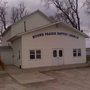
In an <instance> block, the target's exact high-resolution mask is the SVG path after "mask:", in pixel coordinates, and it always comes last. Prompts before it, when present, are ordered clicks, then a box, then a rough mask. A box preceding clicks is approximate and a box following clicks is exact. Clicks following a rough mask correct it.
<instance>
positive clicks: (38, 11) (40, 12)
mask: <svg viewBox="0 0 90 90" xmlns="http://www.w3.org/2000/svg"><path fill="white" fill-rule="evenodd" d="M36 13H39V14H41V15H42V16H44V17H45V18H46V19H47V20H48V21H50V22H51V23H52V22H53V21H52V20H51V19H50V18H49V17H48V16H46V15H45V14H44V13H43V12H42V11H40V10H36V11H35V12H33V13H31V14H29V15H27V16H24V17H23V18H22V19H21V20H18V21H17V22H15V23H14V24H12V25H10V26H9V27H8V28H7V30H5V31H4V32H3V35H4V34H5V33H6V32H8V31H9V30H10V29H11V27H12V26H13V25H16V24H18V23H19V22H20V21H22V20H25V19H27V18H28V17H31V16H32V15H34V14H36Z"/></svg>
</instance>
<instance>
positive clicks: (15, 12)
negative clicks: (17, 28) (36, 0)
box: [11, 2, 28, 23]
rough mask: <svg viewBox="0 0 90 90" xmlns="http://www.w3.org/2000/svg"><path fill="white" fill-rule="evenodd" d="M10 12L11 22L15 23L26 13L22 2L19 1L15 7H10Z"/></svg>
mask: <svg viewBox="0 0 90 90" xmlns="http://www.w3.org/2000/svg"><path fill="white" fill-rule="evenodd" d="M11 13H12V15H11V21H12V23H15V22H16V21H18V20H20V19H22V18H23V17H24V16H26V15H28V12H27V10H26V6H25V5H24V2H20V3H19V5H18V6H17V7H12V8H11Z"/></svg>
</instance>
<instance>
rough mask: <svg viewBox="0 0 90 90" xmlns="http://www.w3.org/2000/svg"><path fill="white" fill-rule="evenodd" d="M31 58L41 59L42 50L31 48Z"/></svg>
mask: <svg viewBox="0 0 90 90" xmlns="http://www.w3.org/2000/svg"><path fill="white" fill-rule="evenodd" d="M30 59H41V50H30Z"/></svg>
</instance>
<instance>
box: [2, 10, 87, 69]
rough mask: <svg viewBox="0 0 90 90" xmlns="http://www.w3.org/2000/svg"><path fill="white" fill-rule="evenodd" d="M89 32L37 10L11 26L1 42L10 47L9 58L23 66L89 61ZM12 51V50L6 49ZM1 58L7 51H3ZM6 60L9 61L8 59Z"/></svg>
mask: <svg viewBox="0 0 90 90" xmlns="http://www.w3.org/2000/svg"><path fill="white" fill-rule="evenodd" d="M85 38H88V36H87V35H86V34H84V33H83V32H81V31H78V30H76V29H75V28H73V27H71V26H69V25H67V24H64V23H62V22H56V23H52V21H51V20H50V19H49V18H48V17H47V16H46V15H44V14H43V13H42V12H41V11H39V10H37V11H35V12H34V13H32V14H31V15H28V16H26V17H24V18H23V19H22V20H20V21H18V22H16V23H15V24H13V25H11V26H9V27H8V29H7V31H5V32H4V33H3V39H2V45H3V46H10V47H11V49H12V54H8V56H9V55H10V56H9V57H11V58H9V59H8V58H7V59H8V60H11V62H12V64H14V65H16V66H18V67H21V68H35V67H46V66H58V65H67V64H78V63H86V45H85ZM7 53H9V51H8V52H7ZM2 56H3V57H2V59H4V57H5V54H4V53H3V55H2ZM8 60H7V61H8Z"/></svg>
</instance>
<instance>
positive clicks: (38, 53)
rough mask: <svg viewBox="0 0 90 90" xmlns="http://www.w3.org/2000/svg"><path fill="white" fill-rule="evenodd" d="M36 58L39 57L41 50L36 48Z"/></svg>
mask: <svg viewBox="0 0 90 90" xmlns="http://www.w3.org/2000/svg"><path fill="white" fill-rule="evenodd" d="M38 51H39V52H38ZM37 56H39V57H37ZM36 59H41V50H36Z"/></svg>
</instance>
